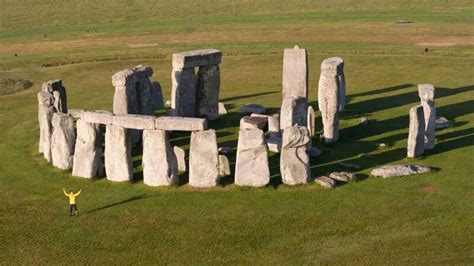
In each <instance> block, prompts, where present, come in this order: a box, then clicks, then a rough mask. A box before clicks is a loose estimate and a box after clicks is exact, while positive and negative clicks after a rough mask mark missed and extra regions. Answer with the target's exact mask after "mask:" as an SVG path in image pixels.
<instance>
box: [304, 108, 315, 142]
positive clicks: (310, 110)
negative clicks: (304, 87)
mask: <svg viewBox="0 0 474 266" xmlns="http://www.w3.org/2000/svg"><path fill="white" fill-rule="evenodd" d="M307 119H308V122H307V123H306V127H307V128H308V131H309V136H310V137H312V136H314V133H315V131H316V121H315V120H316V117H315V116H314V109H313V106H311V105H310V106H308V115H307Z"/></svg>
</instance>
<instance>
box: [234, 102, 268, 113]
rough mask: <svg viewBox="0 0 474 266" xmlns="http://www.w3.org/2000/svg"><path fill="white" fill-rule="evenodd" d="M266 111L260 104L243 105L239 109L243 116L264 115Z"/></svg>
mask: <svg viewBox="0 0 474 266" xmlns="http://www.w3.org/2000/svg"><path fill="white" fill-rule="evenodd" d="M266 111H267V109H266V108H265V107H264V106H263V105H260V104H254V103H250V104H245V105H242V106H241V107H240V112H241V113H244V114H264V113H265V112H266Z"/></svg>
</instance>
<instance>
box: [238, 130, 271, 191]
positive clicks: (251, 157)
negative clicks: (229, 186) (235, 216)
mask: <svg viewBox="0 0 474 266" xmlns="http://www.w3.org/2000/svg"><path fill="white" fill-rule="evenodd" d="M268 182H270V170H269V167H268V157H267V147H266V144H265V140H264V137H263V131H262V130H260V129H241V130H240V131H239V140H238V144H237V159H236V164H235V184H236V185H237V186H252V187H263V186H266V185H267V184H268Z"/></svg>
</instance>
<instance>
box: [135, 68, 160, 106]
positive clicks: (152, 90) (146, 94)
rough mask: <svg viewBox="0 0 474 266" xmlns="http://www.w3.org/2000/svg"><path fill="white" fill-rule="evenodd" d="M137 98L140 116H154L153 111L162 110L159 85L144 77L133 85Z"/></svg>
mask: <svg viewBox="0 0 474 266" xmlns="http://www.w3.org/2000/svg"><path fill="white" fill-rule="evenodd" d="M135 86H136V87H135V89H136V90H137V96H138V113H139V114H141V115H154V114H155V111H156V110H157V109H159V108H163V94H162V92H161V85H160V83H158V82H156V81H151V80H150V79H149V78H148V77H146V76H144V77H143V78H142V79H140V81H139V82H138V83H136V85H135Z"/></svg>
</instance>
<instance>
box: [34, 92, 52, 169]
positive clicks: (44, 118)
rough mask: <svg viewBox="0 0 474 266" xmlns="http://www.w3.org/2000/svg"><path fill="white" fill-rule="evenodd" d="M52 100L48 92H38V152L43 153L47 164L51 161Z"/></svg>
mask: <svg viewBox="0 0 474 266" xmlns="http://www.w3.org/2000/svg"><path fill="white" fill-rule="evenodd" d="M53 103H54V99H53V96H52V95H51V94H50V93H49V92H44V91H41V92H38V122H39V128H40V141H39V145H38V146H39V152H40V153H43V154H44V156H45V158H46V160H47V161H48V162H50V161H51V133H52V125H51V120H52V118H53V113H54V107H53Z"/></svg>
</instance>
